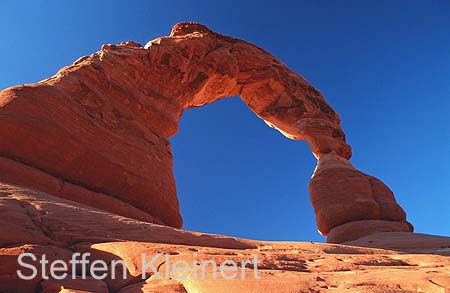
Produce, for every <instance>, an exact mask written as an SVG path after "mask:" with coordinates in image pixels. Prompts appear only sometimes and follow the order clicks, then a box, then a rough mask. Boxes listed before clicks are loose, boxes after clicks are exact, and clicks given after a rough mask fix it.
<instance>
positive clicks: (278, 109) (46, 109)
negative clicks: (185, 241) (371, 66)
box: [0, 23, 412, 242]
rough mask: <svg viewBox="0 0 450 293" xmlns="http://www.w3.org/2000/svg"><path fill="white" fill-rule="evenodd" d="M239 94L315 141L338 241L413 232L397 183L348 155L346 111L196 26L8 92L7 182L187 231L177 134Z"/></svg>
mask: <svg viewBox="0 0 450 293" xmlns="http://www.w3.org/2000/svg"><path fill="white" fill-rule="evenodd" d="M229 96H240V97H241V99H242V100H243V101H244V102H245V103H246V104H247V105H248V107H249V108H250V109H251V110H252V111H253V112H254V113H255V114H256V115H258V116H259V117H260V118H261V119H263V120H264V121H265V122H266V123H267V124H268V125H269V126H271V127H273V128H276V129H278V130H279V131H280V132H281V133H282V134H283V135H285V136H287V137H289V138H292V139H296V140H306V141H307V142H308V144H309V146H310V148H311V150H312V152H313V153H314V154H315V156H316V157H317V158H318V165H317V168H316V171H315V173H314V175H313V177H312V179H311V183H310V185H309V189H310V194H311V201H312V203H313V206H314V209H315V213H316V220H317V224H318V228H319V231H320V232H321V233H322V234H323V235H329V238H328V240H329V241H331V242H343V241H347V240H351V239H355V238H358V237H361V236H363V235H366V234H370V233H371V232H375V231H411V230H412V226H411V225H410V224H408V223H407V222H406V215H405V213H404V212H403V210H402V209H401V207H400V206H399V205H398V204H397V203H396V202H395V198H394V196H393V194H392V192H391V191H390V190H389V188H387V187H386V186H385V185H384V184H383V183H382V182H381V181H379V180H378V179H376V178H374V177H371V176H368V175H366V174H364V173H362V172H360V171H358V170H356V169H355V168H354V167H353V166H352V165H351V164H350V163H349V162H348V159H349V158H350V157H351V148H350V146H349V145H347V144H346V142H345V135H344V132H343V131H342V128H341V125H340V119H339V116H338V114H337V113H336V112H335V111H334V110H333V109H332V107H331V106H330V105H329V104H328V103H327V102H326V100H325V99H324V98H323V96H322V95H321V93H320V92H319V91H317V90H316V89H315V88H314V87H313V86H311V85H310V84H309V83H308V82H307V81H305V80H304V79H303V78H302V77H301V76H299V75H298V74H296V73H295V72H293V71H291V70H290V69H289V68H287V66H286V65H284V64H283V63H282V62H280V61H279V60H277V59H276V58H275V57H273V56H272V55H270V54H269V53H267V52H266V51H264V50H263V49H261V48H259V47H257V46H255V45H252V44H250V43H247V42H245V41H242V40H238V39H235V38H232V37H228V36H223V35H220V34H218V33H215V32H213V31H211V30H210V29H208V28H207V27H205V26H203V25H201V24H198V23H179V24H177V25H175V26H174V27H173V29H172V32H171V34H170V36H168V37H162V38H158V39H155V40H153V41H150V42H149V43H147V45H146V46H145V47H144V48H142V47H141V46H140V45H139V44H136V43H133V42H125V43H121V44H120V45H104V46H103V47H102V49H101V50H100V51H98V52H96V53H94V54H92V55H90V56H85V57H82V58H80V59H79V60H77V61H75V62H74V63H73V64H72V65H70V66H68V67H65V68H63V69H62V70H60V71H59V72H58V73H57V74H56V75H55V76H53V77H51V78H49V79H46V80H44V81H41V82H39V83H36V84H32V85H23V86H17V87H12V88H9V89H6V90H3V91H2V92H1V95H0V136H1V137H2V138H7V139H2V140H1V142H0V155H1V158H0V169H1V170H0V171H2V172H1V175H0V180H2V181H6V182H11V183H16V184H22V185H26V186H29V187H33V188H36V189H39V190H42V191H45V192H48V193H51V194H55V195H58V196H61V197H65V198H69V199H72V200H75V201H79V202H82V203H85V204H88V205H91V206H94V207H98V208H101V209H105V210H108V211H112V212H115V213H119V214H122V215H126V216H129V217H134V218H138V219H142V220H146V221H150V222H156V223H161V224H166V225H170V226H174V227H181V225H182V219H181V215H180V213H179V204H178V199H177V196H176V188H175V181H174V178H173V174H172V154H171V149H170V144H169V139H170V137H171V136H173V135H174V134H175V133H176V132H177V127H178V123H179V120H180V118H181V115H182V113H183V111H184V110H185V109H187V108H191V107H198V106H202V105H205V104H208V103H212V102H214V101H216V100H218V99H220V98H224V97H229ZM20 174H25V176H22V175H20Z"/></svg>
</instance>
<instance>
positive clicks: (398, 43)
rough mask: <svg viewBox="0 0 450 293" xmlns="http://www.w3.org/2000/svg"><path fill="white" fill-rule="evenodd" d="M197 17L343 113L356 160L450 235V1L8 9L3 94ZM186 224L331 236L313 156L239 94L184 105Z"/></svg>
mask: <svg viewBox="0 0 450 293" xmlns="http://www.w3.org/2000/svg"><path fill="white" fill-rule="evenodd" d="M180 21H198V22H201V23H203V24H206V25H208V26H209V27H210V28H211V29H213V30H216V31H218V32H221V33H223V34H227V35H232V36H235V37H239V38H242V39H245V40H247V41H250V42H253V43H255V44H257V45H259V46H261V47H263V48H265V49H266V50H268V51H269V52H271V53H272V54H274V55H275V56H276V57H278V58H279V59H281V60H282V61H283V62H285V63H286V64H287V65H288V66H289V67H290V68H291V69H293V70H294V71H296V72H298V73H300V74H301V75H303V76H304V77H305V78H306V79H307V80H308V81H310V82H311V83H312V84H313V85H314V86H315V87H316V88H318V89H319V90H320V91H321V92H322V93H323V94H324V96H325V97H326V99H327V100H328V101H329V102H330V104H331V105H332V106H333V107H334V108H335V109H336V110H337V111H338V113H339V114H340V116H341V119H342V124H343V127H344V130H345V132H346V134H347V139H348V142H349V144H351V145H352V147H353V153H354V155H353V158H352V160H351V162H352V163H353V164H354V165H355V166H356V167H357V168H359V169H360V170H362V171H363V172H366V173H368V174H371V175H374V176H377V177H379V178H380V179H382V180H383V181H384V182H385V183H386V184H388V186H390V187H391V189H392V190H393V191H394V193H395V195H396V198H397V200H398V201H399V202H400V204H401V205H402V207H403V208H404V209H405V210H406V212H407V214H408V219H409V220H410V221H411V222H412V223H413V224H414V225H415V226H416V231H417V232H423V233H433V234H440V235H447V236H450V184H449V183H450V152H449V151H450V126H449V125H450V82H449V78H450V1H448V0H445V1H444V0H441V1H437V0H436V1H434V0H430V1H411V0H409V1H406V0H405V1H402V0H396V1H380V0H373V1H333V0H330V1H322V0H314V1H313V0H310V1H299V0H297V1H272V2H268V1H266V2H263V1H220V2H219V1H129V2H128V3H126V2H125V1H43V0H40V1H39V0H38V1H29V3H28V2H27V1H18V0H14V1H13V0H4V1H1V3H0V37H1V39H2V44H1V46H0V68H1V70H0V88H6V87H9V86H12V85H15V84H23V83H30V82H36V81H39V80H41V79H44V78H46V77H49V76H51V75H53V74H54V73H55V72H56V71H57V70H58V69H59V68H61V67H63V66H65V65H68V64H70V63H72V62H73V61H74V60H76V59H77V58H78V57H80V56H82V55H87V54H90V53H92V52H94V51H97V50H99V49H100V47H101V45H102V44H104V43H119V42H121V41H126V40H134V41H137V42H140V43H143V44H145V43H146V42H147V41H148V40H151V39H154V38H156V37H158V36H162V35H167V34H169V32H170V28H171V26H172V25H173V24H175V23H176V22H180ZM172 146H173V152H174V157H175V166H174V168H175V176H176V180H177V188H178V194H179V198H180V202H181V210H182V214H183V217H184V221H185V226H184V228H186V229H190V230H197V231H204V232H210V233H218V234H227V235H234V236H240V237H247V238H254V239H267V240H300V241H308V240H313V241H323V240H324V238H323V237H321V236H319V235H318V234H317V232H316V228H315V220H314V215H313V210H312V207H311V204H310V202H309V194H308V190H307V184H308V181H309V178H310V176H311V174H312V171H313V170H314V167H315V158H314V157H313V156H312V155H311V153H310V151H309V149H308V147H307V145H306V143H305V142H302V141H290V140H288V139H286V138H284V137H283V136H282V135H281V134H279V133H278V132H276V131H274V130H272V129H270V128H268V127H267V126H266V125H265V124H264V123H263V122H262V121H261V120H259V119H258V118H257V117H256V116H255V115H253V114H252V113H251V112H250V110H249V109H247V108H246V106H245V105H244V104H243V103H242V102H241V101H240V100H239V99H238V98H231V99H227V100H222V101H219V102H217V103H214V104H212V105H208V106H205V107H202V108H197V109H192V110H189V111H187V112H186V113H185V114H184V116H183V119H182V121H181V125H180V134H179V135H177V136H176V137H174V138H173V139H172Z"/></svg>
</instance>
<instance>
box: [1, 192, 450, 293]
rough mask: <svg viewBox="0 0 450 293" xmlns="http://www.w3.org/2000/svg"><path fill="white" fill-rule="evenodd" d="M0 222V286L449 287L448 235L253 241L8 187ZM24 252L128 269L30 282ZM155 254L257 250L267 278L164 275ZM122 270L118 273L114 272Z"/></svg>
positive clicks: (218, 255)
mask: <svg viewBox="0 0 450 293" xmlns="http://www.w3.org/2000/svg"><path fill="white" fill-rule="evenodd" d="M0 221H1V226H2V229H1V230H0V235H2V236H8V235H9V237H1V238H0V292H8V293H14V292H19V293H28V292H93V293H97V292H108V291H107V290H109V292H130V293H131V292H133V293H135V292H164V293H166V292H167V293H172V292H202V293H209V292H211V293H216V292H225V293H228V292H233V293H234V292H286V293H287V292H314V291H315V292H325V291H328V290H332V291H336V292H341V291H346V292H347V291H348V292H418V291H423V292H445V288H450V258H449V256H450V248H449V247H450V238H448V237H437V236H431V235H423V234H414V233H405V232H383V233H376V234H372V235H370V236H367V237H364V238H360V239H358V240H355V241H350V242H347V243H346V244H347V245H339V244H327V243H311V242H305V243H300V242H266V241H253V240H247V239H239V238H233V237H226V236H219V235H210V234H203V233H196V232H190V231H183V230H178V229H175V228H171V227H167V226H161V225H157V224H152V223H147V222H141V221H138V220H134V219H129V218H125V217H122V216H119V215H115V214H111V213H108V212H105V211H101V210H97V209H94V208H92V207H90V206H87V205H82V204H79V203H76V202H73V201H70V200H66V199H62V198H59V197H54V196H52V195H48V194H45V193H43V192H37V191H33V190H30V189H26V188H21V187H17V186H12V185H6V184H0ZM14 235H16V236H15V237H14ZM30 236H31V237H30ZM371 247H376V248H371ZM380 248H384V249H380ZM23 252H29V253H34V254H35V255H36V256H37V257H38V258H40V257H41V256H42V255H43V254H45V255H46V256H47V259H48V260H49V261H50V262H51V261H53V260H63V261H65V262H66V263H67V262H68V261H69V259H70V258H71V256H72V255H73V254H74V253H86V252H90V253H91V256H90V257H89V260H90V262H92V261H94V260H103V261H105V262H107V263H110V262H111V260H123V261H124V262H125V264H126V271H127V275H126V278H122V277H116V279H114V280H113V279H112V278H110V276H108V277H106V278H105V279H103V280H93V279H92V278H87V279H86V280H83V279H82V277H81V275H82V273H81V272H80V271H77V278H76V279H75V280H72V279H71V277H68V278H65V279H63V280H55V279H52V278H50V279H49V280H44V279H43V278H42V277H41V276H42V272H41V269H40V266H37V267H38V273H37V276H36V278H34V279H33V280H30V281H24V280H21V279H20V278H19V277H18V276H17V274H16V273H15V272H16V270H18V269H19V270H21V271H22V272H23V273H25V274H29V272H28V271H25V270H24V268H23V267H21V266H19V264H18V262H17V258H18V255H19V254H21V253H23ZM158 252H163V253H169V254H170V261H171V262H172V263H173V262H175V261H177V260H185V261H188V262H189V263H192V262H193V260H194V259H195V260H197V261H199V262H200V261H202V260H214V261H215V262H217V263H218V264H220V263H223V262H224V261H225V260H233V261H235V262H238V263H241V261H242V260H248V259H252V258H253V257H254V255H257V256H258V260H259V265H258V276H259V277H260V279H259V280H257V279H254V278H253V271H252V267H247V266H246V267H245V271H246V275H247V276H248V277H247V278H244V279H241V278H240V277H238V278H236V279H233V280H225V279H224V278H223V277H221V275H220V273H218V277H217V279H215V280H214V278H213V270H212V268H211V267H208V269H207V270H206V271H205V278H204V279H200V278H197V279H196V278H195V277H194V276H193V275H192V274H191V275H190V276H189V277H188V278H187V279H185V280H177V279H171V280H159V279H157V278H155V275H151V273H152V271H151V270H150V269H148V268H145V269H144V268H143V266H142V261H141V259H142V257H141V255H142V253H144V254H145V255H148V256H149V258H151V257H152V256H154V255H155V254H156V253H158ZM164 262H165V258H160V259H157V261H156V262H155V267H156V268H157V271H158V272H159V273H161V274H163V275H165V270H166V269H167V267H166V266H165V265H164ZM27 263H28V264H32V263H31V262H29V261H27ZM46 268H48V266H47V267H46ZM239 269H240V270H241V269H242V268H241V267H239ZM143 270H145V271H146V272H148V273H149V274H148V276H147V277H146V278H141V276H142V271H143ZM46 273H47V275H48V274H49V272H48V271H46ZM121 273H123V272H122V271H119V270H118V271H117V276H122V274H121ZM169 276H172V275H169ZM106 288H107V289H106Z"/></svg>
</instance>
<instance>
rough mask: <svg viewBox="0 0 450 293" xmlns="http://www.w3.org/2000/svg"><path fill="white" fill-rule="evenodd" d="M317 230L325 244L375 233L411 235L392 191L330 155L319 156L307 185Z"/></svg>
mask: <svg viewBox="0 0 450 293" xmlns="http://www.w3.org/2000/svg"><path fill="white" fill-rule="evenodd" d="M309 191H310V195H311V202H312V204H313V206H314V210H315V215H316V220H317V227H318V229H319V232H320V233H321V234H322V235H328V238H327V241H328V242H332V243H341V242H344V241H350V240H355V239H358V238H360V237H363V236H366V235H369V234H371V233H375V232H394V231H404V232H412V230H413V227H412V225H411V224H409V223H408V222H406V214H405V212H404V211H403V209H402V208H401V207H400V206H399V205H398V204H397V202H396V201H395V198H394V195H393V193H392V191H391V190H390V189H389V188H388V187H387V186H386V185H385V184H384V183H383V182H381V181H380V180H379V179H377V178H375V177H372V176H369V175H366V174H364V173H362V172H360V171H358V170H357V169H355V168H354V167H353V166H352V165H351V164H350V162H349V161H347V160H346V159H344V158H342V157H339V156H338V155H336V154H334V153H327V154H319V156H318V164H317V167H316V170H315V171H314V174H313V176H312V178H311V182H310V183H309Z"/></svg>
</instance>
